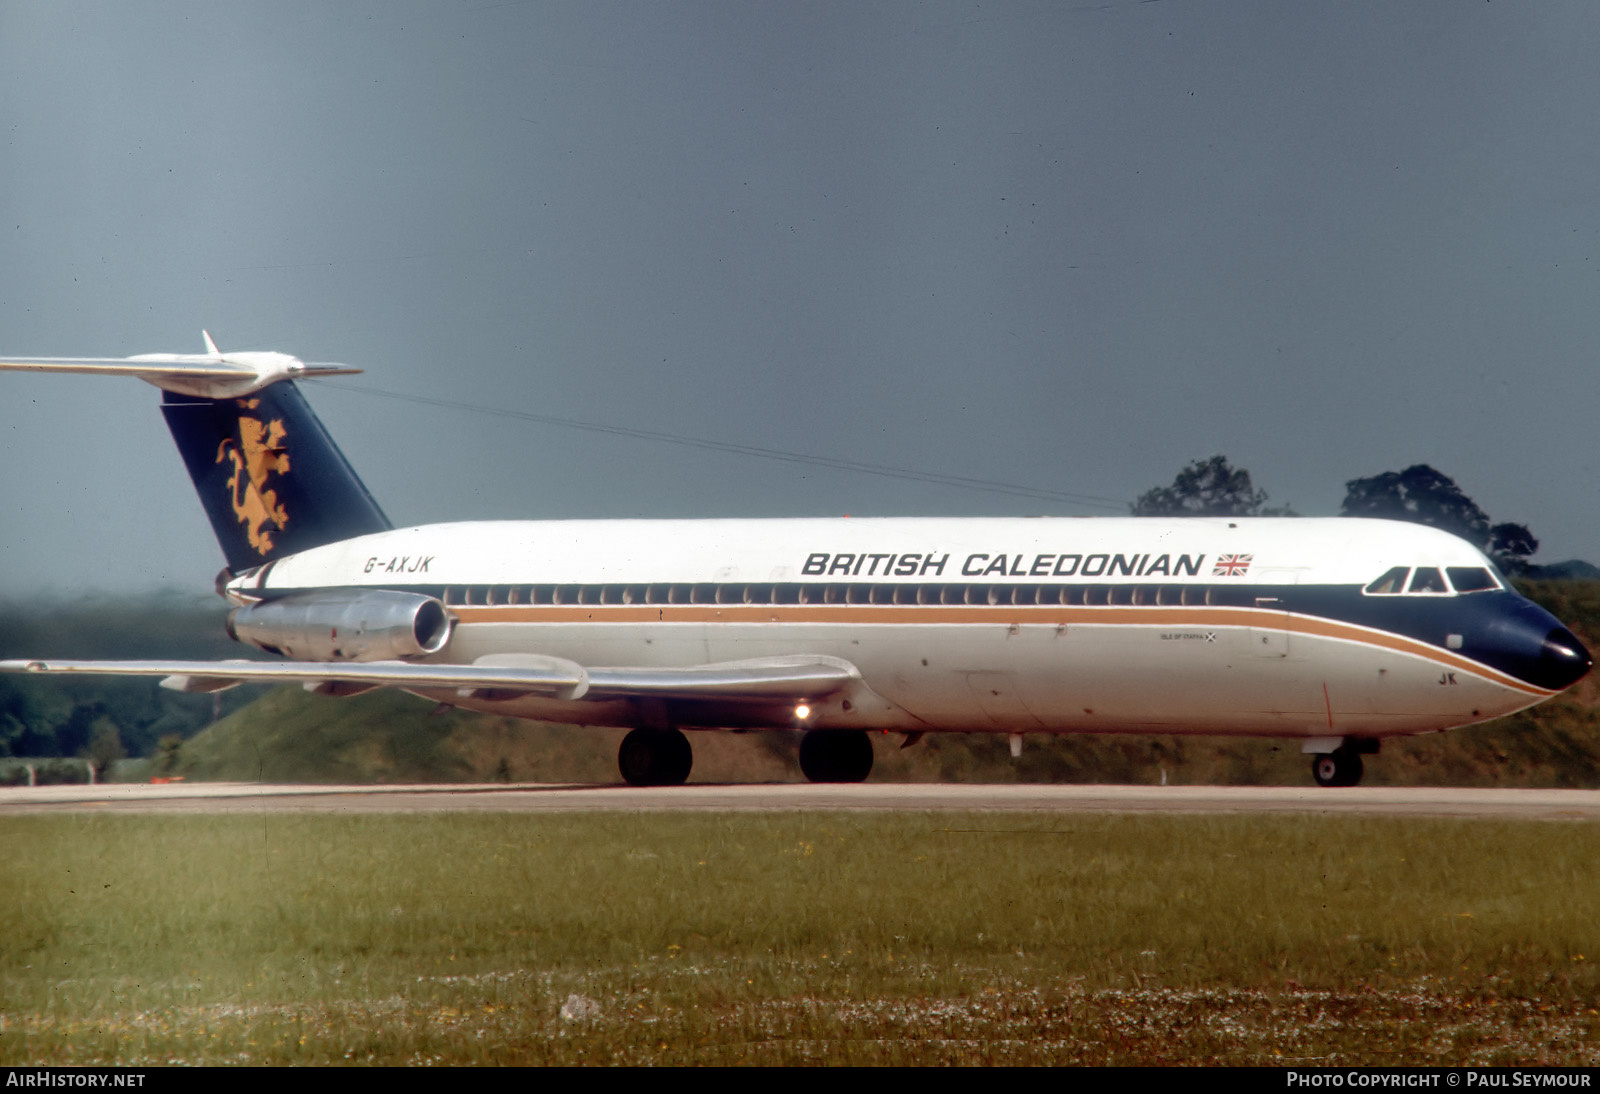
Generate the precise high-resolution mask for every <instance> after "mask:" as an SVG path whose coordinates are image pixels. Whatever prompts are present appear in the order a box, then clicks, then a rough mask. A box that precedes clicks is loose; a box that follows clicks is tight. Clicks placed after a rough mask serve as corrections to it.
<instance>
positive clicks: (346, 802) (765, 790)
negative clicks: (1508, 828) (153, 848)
mask: <svg viewBox="0 0 1600 1094" xmlns="http://www.w3.org/2000/svg"><path fill="white" fill-rule="evenodd" d="M828 810H848V811H883V812H910V811H915V812H926V811H958V810H959V811H994V812H1033V813H1275V814H1285V813H1299V814H1311V815H1320V816H1332V815H1340V814H1346V815H1367V816H1428V817H1500V818H1506V817H1518V818H1525V819H1530V820H1580V821H1583V820H1596V819H1600V791H1596V790H1481V789H1463V788H1448V787H1379V786H1374V787H1350V788H1343V789H1323V788H1317V787H1284V786H1272V787H1255V786H1222V787H1213V786H1058V785H1049V786H1034V785H1028V786H993V785H982V786H976V785H965V784H963V785H953V784H937V783H914V784H908V783H862V784H857V785H849V786H843V785H809V784H771V785H754V786H752V785H739V786H725V785H710V784H690V785H688V786H674V787H654V788H648V789H641V788H636V787H628V786H568V785H548V784H524V785H509V786H508V785H504V784H499V783H490V784H484V785H409V786H271V785H265V784H259V783H174V784H167V785H162V786H152V785H148V784H133V783H112V784H104V785H99V786H38V787H5V788H0V815H8V816H18V815H38V814H44V813H63V812H72V813H190V814H193V813H199V814H224V813H231V814H237V813H447V812H498V813H593V812H619V813H647V812H663V813H677V812H799V811H807V812H820V811H828Z"/></svg>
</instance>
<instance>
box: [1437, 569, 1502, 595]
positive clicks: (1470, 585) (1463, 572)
mask: <svg viewBox="0 0 1600 1094" xmlns="http://www.w3.org/2000/svg"><path fill="white" fill-rule="evenodd" d="M1444 572H1445V573H1447V574H1449V575H1450V584H1451V585H1454V586H1455V590H1456V592H1458V593H1481V592H1485V591H1487V590H1489V589H1498V588H1499V587H1500V584H1499V582H1497V581H1495V579H1494V575H1493V574H1491V573H1489V570H1488V567H1486V566H1446V567H1445V571H1444Z"/></svg>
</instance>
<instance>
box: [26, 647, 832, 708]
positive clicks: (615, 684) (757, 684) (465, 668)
mask: <svg viewBox="0 0 1600 1094" xmlns="http://www.w3.org/2000/svg"><path fill="white" fill-rule="evenodd" d="M0 672H13V673H44V674H71V673H80V674H86V675H88V674H93V675H110V676H161V677H165V679H163V680H162V681H161V683H162V686H163V687H169V688H172V689H174V690H177V691H189V692H202V693H203V692H212V691H223V690H226V689H227V688H231V687H234V686H236V685H238V684H301V685H303V686H305V687H306V688H307V689H308V690H312V691H317V692H321V693H324V694H331V695H354V694H358V693H360V692H362V691H370V690H371V689H373V688H381V687H394V688H403V689H405V690H407V691H440V690H455V691H458V692H461V693H463V694H477V695H479V696H480V697H491V696H492V697H496V698H502V697H503V698H514V697H516V696H520V695H537V696H548V697H550V698H553V699H566V700H576V699H584V700H594V701H603V700H610V699H647V698H648V699H665V700H678V701H688V702H694V701H711V702H717V703H730V702H732V703H738V702H741V701H745V702H754V703H765V704H771V703H774V702H802V701H807V700H812V699H819V698H822V697H824V696H827V695H831V694H833V693H834V692H837V691H840V690H843V689H845V688H849V687H852V686H853V685H856V684H859V683H860V682H861V673H860V672H859V671H858V670H857V669H856V667H855V666H854V665H852V664H850V662H848V661H845V660H842V659H841V658H837V657H825V656H820V655H818V656H798V657H758V658H751V659H749V660H745V661H727V662H723V663H720V664H710V665H694V666H690V667H685V668H637V667H625V668H585V667H584V666H582V665H579V664H577V663H576V662H573V661H568V660H565V659H563V658H559V657H542V656H538V655H534V654H492V655H489V656H487V657H483V658H480V659H479V660H478V661H477V662H476V663H474V664H471V665H434V664H416V663H413V662H408V661H368V662H349V661H58V660H54V659H38V660H31V661H0Z"/></svg>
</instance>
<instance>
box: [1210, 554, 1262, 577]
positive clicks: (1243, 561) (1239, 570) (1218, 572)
mask: <svg viewBox="0 0 1600 1094" xmlns="http://www.w3.org/2000/svg"><path fill="white" fill-rule="evenodd" d="M1255 557H1256V556H1255V555H1218V556H1217V565H1216V568H1215V569H1213V570H1212V571H1211V576H1212V577H1243V576H1244V574H1245V571H1246V570H1248V569H1250V563H1251V562H1252V561H1254V560H1255Z"/></svg>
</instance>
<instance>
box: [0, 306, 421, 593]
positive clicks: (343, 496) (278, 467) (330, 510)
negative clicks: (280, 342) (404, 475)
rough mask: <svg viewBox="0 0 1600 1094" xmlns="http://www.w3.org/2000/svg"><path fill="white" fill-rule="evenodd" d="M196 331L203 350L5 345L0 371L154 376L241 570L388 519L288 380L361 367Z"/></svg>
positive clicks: (217, 527) (215, 525) (234, 565)
mask: <svg viewBox="0 0 1600 1094" xmlns="http://www.w3.org/2000/svg"><path fill="white" fill-rule="evenodd" d="M201 336H202V337H203V338H204V339H205V344H206V352H204V353H192V354H191V353H142V354H139V355H137V356H134V357H0V371H4V370H18V371H26V372H75V373H86V374H89V375H98V376H136V377H138V378H139V379H141V380H143V381H145V382H146V383H148V384H154V385H155V386H156V387H159V388H160V389H161V390H162V391H163V392H164V395H163V397H162V404H161V411H162V413H163V414H164V415H165V416H166V419H167V427H168V428H169V429H171V430H172V439H173V440H175V441H176V442H177V443H178V451H179V452H180V453H182V455H183V462H184V463H185V464H186V465H187V466H188V468H189V477H190V478H192V479H193V480H194V485H195V489H196V490H198V491H199V492H200V501H201V503H202V504H203V505H204V506H205V510H206V516H207V517H209V518H210V519H211V527H212V529H213V530H214V531H215V532H216V534H217V542H218V543H220V544H221V545H222V553H223V555H224V556H226V558H227V560H228V569H229V570H231V571H233V572H235V573H237V572H239V571H241V570H247V569H249V568H250V567H252V566H259V565H261V564H262V563H264V562H270V561H272V560H273V559H275V558H279V557H281V556H283V555H288V554H294V553H295V552H296V551H304V550H306V549H308V548H311V547H320V546H322V545H323V544H325V543H333V542H336V541H338V540H341V539H348V538H350V537H352V536H359V535H365V534H366V533H368V532H382V531H387V530H388V529H389V528H391V527H393V525H391V524H390V523H389V518H388V517H386V516H384V515H383V510H382V509H380V508H378V503H377V502H376V501H374V500H373V498H372V495H371V494H369V493H367V488H366V486H364V485H363V484H362V482H361V480H360V479H359V478H358V477H357V476H356V473H355V470H354V469H353V468H351V466H350V463H349V461H348V460H346V459H345V458H344V453H342V452H340V451H339V446H338V445H336V444H334V443H333V438H332V437H330V436H329V435H328V431H327V429H326V428H324V426H323V424H322V422H321V421H319V420H318V419H317V416H316V414H315V413H313V412H312V410H311V407H310V406H309V405H308V404H307V403H306V400H305V396H303V395H301V394H300V392H299V391H298V390H297V389H296V388H295V386H294V383H293V381H294V380H296V379H299V378H302V377H304V378H314V377H322V376H348V375H351V374H352V373H357V372H360V371H361V370H360V369H358V368H351V367H350V366H348V365H339V364H333V363H331V362H329V363H307V362H305V361H302V360H300V359H299V358H298V357H291V356H290V355H289V354H287V353H275V352H271V351H259V350H247V351H243V352H234V353H223V352H222V351H221V350H219V349H218V348H217V343H216V341H215V340H214V339H213V338H212V337H211V332H210V331H202V332H201Z"/></svg>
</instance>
